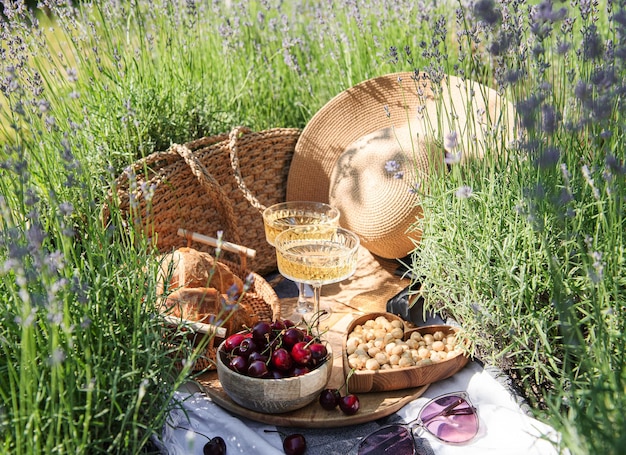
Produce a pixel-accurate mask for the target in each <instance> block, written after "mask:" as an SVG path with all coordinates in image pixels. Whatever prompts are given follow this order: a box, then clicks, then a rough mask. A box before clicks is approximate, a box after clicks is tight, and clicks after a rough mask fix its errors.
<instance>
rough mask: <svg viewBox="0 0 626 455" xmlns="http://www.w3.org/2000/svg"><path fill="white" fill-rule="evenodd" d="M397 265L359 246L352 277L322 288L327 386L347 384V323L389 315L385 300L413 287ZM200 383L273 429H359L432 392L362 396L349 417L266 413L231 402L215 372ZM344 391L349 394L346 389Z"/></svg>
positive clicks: (310, 411)
mask: <svg viewBox="0 0 626 455" xmlns="http://www.w3.org/2000/svg"><path fill="white" fill-rule="evenodd" d="M396 265H397V264H396V263H394V262H393V261H388V260H382V259H377V258H375V257H374V256H372V255H371V254H370V253H369V252H367V251H366V250H365V249H363V248H361V249H360V250H359V262H358V265H357V271H356V273H355V274H354V276H352V277H351V278H349V279H347V280H345V281H343V282H341V283H335V284H332V285H328V286H324V287H323V288H322V305H328V306H330V307H331V308H332V314H331V315H330V317H329V318H328V319H326V320H324V321H322V322H321V323H320V329H321V330H322V331H324V332H325V333H324V337H325V339H326V340H328V342H329V343H330V344H331V345H332V348H333V369H332V372H331V376H330V379H329V381H328V387H335V388H340V387H342V386H343V385H344V382H345V376H344V372H343V360H342V346H343V340H344V337H345V336H346V335H347V332H346V330H347V327H348V325H349V324H350V323H351V322H352V321H353V319H354V318H357V317H359V316H361V315H363V314H365V313H370V312H381V311H385V309H386V304H387V300H389V299H390V298H391V297H393V296H394V295H396V294H397V293H398V292H400V291H401V290H402V289H404V288H405V287H406V286H408V285H409V280H406V279H401V278H400V277H397V276H395V275H394V274H393V270H394V269H395V267H396ZM295 304H296V299H295V298H294V299H282V300H281V314H282V315H290V314H292V313H293V310H294V308H295ZM198 382H199V383H200V385H201V386H202V387H203V389H204V391H205V392H206V393H207V394H208V395H209V396H210V397H211V399H212V400H213V401H214V402H215V403H216V404H218V405H220V406H222V407H223V408H225V409H227V410H228V411H230V412H232V413H233V414H236V415H239V416H242V417H246V418H249V419H252V420H256V421H260V422H264V423H267V424H271V425H280V426H293V427H306V428H328V427H336V426H345V425H355V424H359V423H364V422H369V421H372V420H376V419H379V418H381V417H385V416H388V415H390V414H393V413H394V412H396V411H397V410H399V409H400V408H402V407H403V406H404V405H405V404H407V403H409V402H410V401H412V400H414V399H415V398H417V397H419V396H420V395H422V394H423V393H424V392H425V391H426V389H427V388H428V385H425V386H421V387H414V388H410V389H402V390H396V391H385V392H377V393H363V394H359V399H360V402H361V408H360V410H359V412H358V413H357V414H355V415H353V416H346V415H344V414H343V413H342V412H341V411H340V410H339V409H336V410H334V411H326V410H324V409H323V408H322V407H321V406H320V405H319V403H318V402H317V401H315V402H313V403H311V404H310V405H308V406H306V407H304V408H302V409H300V410H297V411H291V412H288V413H284V414H262V413H258V412H255V411H250V410H248V409H245V408H243V407H241V406H239V405H237V404H236V403H235V402H233V401H232V400H231V399H230V398H229V397H228V395H226V393H225V392H224V390H223V389H222V387H221V384H220V383H219V380H218V379H217V373H216V372H214V371H212V372H208V373H205V374H203V375H202V376H200V377H199V378H198ZM342 392H345V390H343V389H342Z"/></svg>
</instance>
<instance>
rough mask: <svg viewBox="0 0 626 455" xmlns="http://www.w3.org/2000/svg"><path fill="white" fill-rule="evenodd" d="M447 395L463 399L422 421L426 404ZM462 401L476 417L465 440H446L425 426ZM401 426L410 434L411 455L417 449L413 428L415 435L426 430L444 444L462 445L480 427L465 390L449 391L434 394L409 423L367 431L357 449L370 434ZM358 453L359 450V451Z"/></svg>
mask: <svg viewBox="0 0 626 455" xmlns="http://www.w3.org/2000/svg"><path fill="white" fill-rule="evenodd" d="M447 397H458V398H459V400H463V401H459V402H458V403H452V404H451V405H448V406H447V407H445V408H444V409H443V410H442V411H441V412H439V413H437V414H435V415H433V416H431V418H430V419H428V421H426V422H424V421H423V420H422V413H423V411H424V410H425V409H427V408H428V406H430V405H431V404H433V403H434V402H436V401H438V400H441V399H442V398H447ZM463 402H465V403H467V404H468V405H469V408H466V409H469V410H471V412H472V414H474V415H475V417H476V433H475V434H474V435H473V436H472V437H471V438H469V439H468V440H466V441H461V442H454V441H446V440H445V439H442V438H441V437H439V436H437V435H436V434H435V433H433V432H432V431H430V430H429V429H428V428H427V427H426V424H427V423H428V422H430V421H431V420H432V419H433V418H435V417H440V416H442V415H444V414H445V413H446V412H448V411H452V410H453V409H454V408H456V407H457V406H459V405H460V404H462V403H463ZM396 427H397V428H401V429H402V430H404V431H406V432H407V433H408V434H409V435H410V436H411V440H412V442H413V455H417V449H416V448H415V429H417V428H419V429H420V431H419V432H418V435H417V437H421V435H422V434H423V433H424V432H427V433H428V434H430V435H432V436H433V437H434V438H436V439H438V440H439V441H441V442H443V443H445V444H450V445H464V444H467V443H468V442H470V441H471V440H472V439H474V438H475V437H476V435H477V434H478V430H479V428H480V419H479V418H478V410H477V409H476V407H475V406H474V405H473V404H472V402H471V401H470V399H469V396H468V395H467V393H466V392H464V391H459V392H450V393H444V394H442V395H439V396H436V397H435V398H432V399H430V400H428V402H427V403H426V404H425V405H424V406H422V408H421V409H420V411H419V413H418V414H417V418H416V419H415V420H412V421H410V422H409V423H394V424H390V425H386V426H384V427H381V428H379V429H378V430H376V431H372V432H371V433H369V434H368V435H366V436H365V437H364V438H363V439H362V440H361V442H359V446H358V449H359V450H361V448H362V446H363V443H364V442H365V441H366V440H367V439H368V438H370V437H371V436H372V435H374V434H376V433H378V432H381V431H384V430H386V429H390V428H396ZM359 453H360V452H359Z"/></svg>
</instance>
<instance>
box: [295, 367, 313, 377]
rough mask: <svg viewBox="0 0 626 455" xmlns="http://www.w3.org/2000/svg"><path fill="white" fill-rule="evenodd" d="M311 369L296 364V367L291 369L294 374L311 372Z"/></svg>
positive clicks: (299, 374) (300, 374)
mask: <svg viewBox="0 0 626 455" xmlns="http://www.w3.org/2000/svg"><path fill="white" fill-rule="evenodd" d="M310 371H311V370H310V369H309V367H307V366H304V365H296V367H295V368H294V369H293V370H292V371H291V375H292V376H302V375H303V374H307V373H309V372H310Z"/></svg>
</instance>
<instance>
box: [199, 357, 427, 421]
mask: <svg viewBox="0 0 626 455" xmlns="http://www.w3.org/2000/svg"><path fill="white" fill-rule="evenodd" d="M340 352H341V351H340ZM198 382H199V383H200V384H201V385H202V387H203V388H204V391H205V392H206V394H207V395H208V396H209V397H211V399H212V400H213V402H214V403H215V404H217V405H219V406H221V407H222V408H224V409H226V410H227V411H230V412H232V413H233V414H236V415H238V416H241V417H246V418H248V419H251V420H255V421H257V422H262V423H265V424H269V425H277V426H283V427H301V428H334V427H337V426H348V425H356V424H360V423H365V422H370V421H372V420H376V419H380V418H382V417H386V416H388V415H391V414H393V413H394V412H396V411H397V410H399V409H400V408H402V407H403V406H404V405H405V404H407V403H409V402H411V401H413V400H414V399H416V398H418V397H419V396H421V395H422V394H423V393H424V392H425V391H426V389H428V385H425V386H421V387H417V388H412V389H404V390H396V391H390V392H380V393H361V394H358V397H359V401H360V403H361V408H360V409H359V411H358V412H357V413H356V414H355V415H352V416H347V415H345V414H343V413H342V412H341V411H340V410H339V409H335V410H333V411H326V410H325V409H324V408H322V407H321V406H320V404H319V403H318V402H317V401H314V402H313V403H311V404H309V405H308V406H306V407H304V408H302V409H298V410H296V411H291V412H287V413H283V414H263V413H260V412H256V411H251V410H250V409H246V408H244V407H242V406H239V405H238V404H237V403H235V402H234V401H233V400H231V399H230V398H229V397H228V395H227V394H226V392H224V389H222V386H221V384H220V381H219V380H218V379H217V373H216V372H214V371H211V372H209V373H205V374H203V375H202V376H200V378H199V379H198Z"/></svg>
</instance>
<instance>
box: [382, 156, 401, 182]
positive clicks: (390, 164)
mask: <svg viewBox="0 0 626 455" xmlns="http://www.w3.org/2000/svg"><path fill="white" fill-rule="evenodd" d="M385 171H387V173H388V174H393V178H395V179H402V178H403V177H404V172H402V171H401V166H400V163H398V162H397V161H396V160H388V161H387V162H386V163H385Z"/></svg>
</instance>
